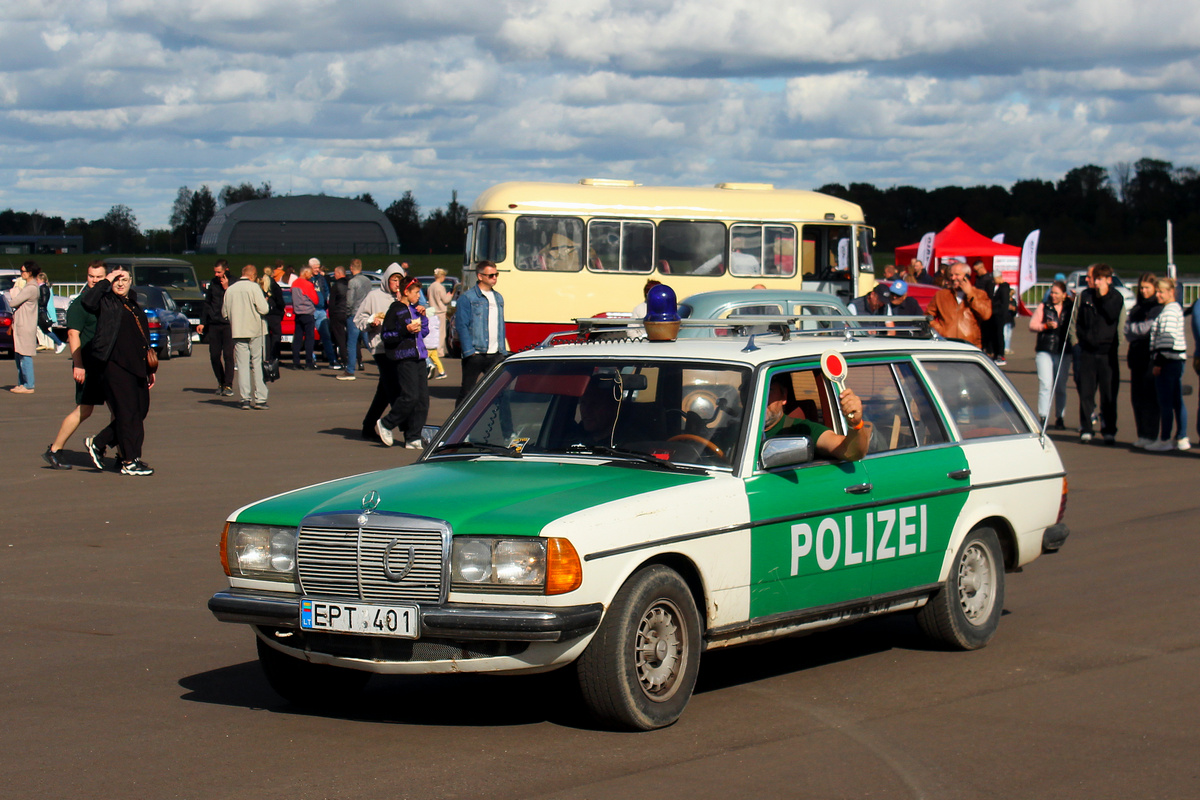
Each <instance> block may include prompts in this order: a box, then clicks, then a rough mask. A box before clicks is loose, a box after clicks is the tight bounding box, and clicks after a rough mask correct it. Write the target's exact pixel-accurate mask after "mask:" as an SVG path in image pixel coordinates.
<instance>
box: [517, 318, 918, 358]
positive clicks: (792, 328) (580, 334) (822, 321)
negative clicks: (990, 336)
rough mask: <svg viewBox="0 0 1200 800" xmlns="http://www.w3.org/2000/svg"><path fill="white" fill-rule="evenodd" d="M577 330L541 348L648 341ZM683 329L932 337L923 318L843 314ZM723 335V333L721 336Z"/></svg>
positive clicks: (638, 335)
mask: <svg viewBox="0 0 1200 800" xmlns="http://www.w3.org/2000/svg"><path fill="white" fill-rule="evenodd" d="M575 324H576V325H577V326H578V327H577V328H576V330H573V331H560V332H559V333H553V334H550V335H549V336H547V337H546V338H545V339H544V340H543V341H542V343H541V344H538V345H535V347H536V348H537V349H541V348H543V347H554V346H556V345H565V344H590V343H598V342H630V341H646V336H645V331H644V330H643V329H642V321H641V320H638V319H634V320H622V319H612V318H610V317H582V318H578V319H576V320H575ZM680 327H681V328H693V329H695V328H704V329H708V330H712V331H714V332H717V331H722V332H724V335H726V336H737V337H741V336H750V335H754V334H757V335H762V334H778V335H779V336H780V337H781V339H782V340H783V341H785V342H786V341H789V340H791V338H792V337H795V336H799V337H805V338H808V337H833V336H841V337H844V338H845V339H847V340H853V339H855V338H859V337H875V336H892V335H895V334H905V335H907V336H911V337H913V338H919V339H928V338H932V336H933V332H932V330H931V329H930V327H929V319H928V318H927V317H923V316H894V317H879V316H875V315H858V316H846V315H839V314H802V315H800V314H797V315H791V316H767V315H754V316H746V317H735V318H732V319H685V320H682V321H681V322H680ZM718 335H720V334H718Z"/></svg>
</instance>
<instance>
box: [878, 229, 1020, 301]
mask: <svg viewBox="0 0 1200 800" xmlns="http://www.w3.org/2000/svg"><path fill="white" fill-rule="evenodd" d="M918 247H920V243H919V242H918V243H917V244H906V245H904V246H903V247H897V248H896V266H897V267H903V266H905V265H907V264H910V263H912V260H913V259H915V258H916V257H917V248H918ZM955 256H961V257H962V258H965V259H966V260H967V261H968V262H970V263H972V264H973V263H975V262H976V261H983V263H984V264H986V265H987V267H988V269H989V270H991V269H992V268H993V266H994V259H995V257H996V256H1002V258H1001V259H1000V266H1001V269H1002V270H1003V272H1004V280H1006V281H1008V282H1009V283H1011V284H1012V285H1013V286H1016V285H1017V270H1018V269H1019V267H1020V265H1021V248H1019V247H1016V246H1015V245H1011V244H999V243H997V242H993V241H992V240H991V239H989V238H988V237H986V236H984V235H983V234H982V233H979V232H977V231H975V230H974V229H972V228H971V226H970V225H968V224H967V223H965V222H963V221H962V219H961V218H960V217H955V218H954V221H953V222H951V223H950V224H949V225H947V226H946V227H945V228H942V231H941V233H939V234H937V235H936V236H934V237H933V258H932V259H931V260H932V261H933V262H934V263H937V259H939V258H953V257H955ZM1004 256H1007V258H1004ZM1013 258H1015V259H1016V261H1013ZM925 266H926V268H929V267H930V265H929V264H926V265H925Z"/></svg>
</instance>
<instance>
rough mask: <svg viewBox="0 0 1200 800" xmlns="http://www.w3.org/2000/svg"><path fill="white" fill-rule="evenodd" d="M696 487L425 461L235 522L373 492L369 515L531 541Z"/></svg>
mask: <svg viewBox="0 0 1200 800" xmlns="http://www.w3.org/2000/svg"><path fill="white" fill-rule="evenodd" d="M701 480H710V478H709V477H708V476H706V475H702V474H682V473H674V472H665V471H658V470H655V469H653V468H650V469H645V468H640V467H630V466H607V465H597V464H594V463H592V464H583V463H579V464H574V463H557V462H545V461H530V460H527V459H521V460H518V459H503V460H493V459H477V460H469V461H439V462H427V463H422V464H413V465H411V466H407V467H400V468H398V469H391V470H386V471H383V472H372V473H368V474H366V475H358V476H355V477H353V478H342V479H340V480H336V481H332V482H330V483H322V484H317V485H315V486H308V487H306V488H303V489H297V490H296V491H293V492H288V493H287V494H282V495H279V496H277V497H272V498H268V499H266V500H262V501H260V502H258V503H254V504H252V505H249V506H246V507H245V508H243V509H242V510H241V511H239V512H238V513H237V517H236V521H237V522H243V523H252V524H261V525H280V526H287V527H294V526H298V525H299V524H300V521H301V520H302V519H303V518H304V517H305V516H307V515H309V514H321V513H334V512H342V513H359V512H360V511H361V509H362V503H363V496H364V495H365V494H367V493H368V492H371V491H375V492H378V493H379V506H378V508H376V509H375V511H376V513H385V512H390V513H397V514H414V515H417V516H422V517H433V518H436V519H443V520H445V521H446V522H448V523H450V526H451V528H452V530H453V531H454V532H455V533H456V534H464V533H471V534H493V535H502V536H537V535H538V534H539V533H540V532H541V530H542V528H543V527H545V526H546V525H547V524H548V523H550V522H552V521H554V520H556V519H558V518H559V517H563V516H566V515H567V514H572V513H574V512H576V511H580V510H582V509H585V508H590V507H592V506H596V505H600V504H602V503H607V502H609V501H611V500H618V499H620V498H623V497H630V496H632V495H638V494H644V493H646V492H654V491H659V490H661V489H668V488H671V487H674V486H681V485H683V484H687V483H693V482H695V481H701Z"/></svg>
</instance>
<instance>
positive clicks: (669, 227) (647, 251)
mask: <svg viewBox="0 0 1200 800" xmlns="http://www.w3.org/2000/svg"><path fill="white" fill-rule="evenodd" d="M467 219H468V226H467V240H466V249H465V253H464V260H463V277H464V281H465V285H466V286H474V285H475V274H474V272H475V264H476V263H477V262H479V261H481V260H484V259H486V260H489V261H494V262H496V264H497V266H498V267H499V269H500V273H501V275H500V280H499V281H498V283H497V286H496V288H497V290H499V292H500V293H501V294H502V295H503V296H504V305H505V321H506V327H507V335H508V344H509V347H510V348H511V349H513V350H519V349H521V348H523V347H526V346H528V345H530V344H533V343H536V342H540V341H542V340H543V339H544V338H545V337H546V336H548V335H550V334H551V333H554V332H557V331H562V330H567V329H570V328H572V327H573V325H572V323H571V321H572V320H574V319H576V318H579V317H592V316H595V315H597V314H600V313H607V312H614V311H616V312H629V311H631V310H632V309H633V308H634V307H635V306H637V305H638V303H640V302H641V301H642V299H643V294H642V289H643V287H644V286H645V284H646V281H647V279H650V278H653V279H655V280H658V281H662V282H663V283H666V284H668V285H669V286H671V288H672V289H674V290H675V293H676V295H677V296H678V297H679V298H681V299H682V298H684V297H687V296H689V295H692V294H695V293H697V292H706V291H713V290H717V289H749V288H752V287H753V286H755V285H757V284H763V285H765V286H769V287H771V288H775V289H810V290H818V291H826V292H830V293H834V294H838V295H840V296H841V297H842V298H843V299H844V300H850V299H852V298H853V297H856V296H858V295H859V294H862V293H865V292H866V291H869V290H870V288H871V287H872V286H874V285H875V276H874V266H873V264H872V259H871V244H872V238H873V233H874V231H873V230H872V229H871V228H870V227H868V226H867V225H866V222H865V221H864V219H863V212H862V208H860V207H859V206H857V205H855V204H854V203H849V202H846V201H844V200H839V199H838V198H836V197H831V196H829V195H824V194H820V193H818V192H809V191H798V190H788V189H776V188H775V187H774V186H772V185H771V184H765V183H721V184H717V185H716V186H715V187H713V188H683V187H669V186H640V185H638V184H635V183H634V182H633V181H625V180H607V179H594V178H586V179H584V180H581V181H580V182H579V183H577V184H565V183H516V182H513V183H501V184H497V185H496V186H493V187H492V188H490V189H488V190H487V191H485V192H484V193H483V194H481V195H480V196H479V198H478V199H477V200H476V201H475V203H474V205H473V206H472V207H471V209H470V211H469V214H468V218H467Z"/></svg>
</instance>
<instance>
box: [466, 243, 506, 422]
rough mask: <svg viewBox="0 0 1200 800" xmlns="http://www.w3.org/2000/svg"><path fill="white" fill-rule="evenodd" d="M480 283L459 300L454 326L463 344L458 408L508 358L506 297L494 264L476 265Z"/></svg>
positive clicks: (482, 263)
mask: <svg viewBox="0 0 1200 800" xmlns="http://www.w3.org/2000/svg"><path fill="white" fill-rule="evenodd" d="M475 277H476V284H475V286H473V287H471V288H470V289H468V290H467V291H465V292H463V293H462V295H461V296H460V297H459V298H458V308H457V310H456V311H455V314H454V327H455V331H456V332H457V333H458V341H459V342H460V343H461V344H462V388H460V389H459V392H458V399H457V400H456V401H455V406H456V407H457V406H459V405H462V402H463V400H465V399H466V398H467V395H468V394H469V393H470V392H471V389H473V388H474V387H475V384H476V383H477V382H478V381H479V379H480V378H482V377H483V376H484V375H486V374H487V373H488V372H489V371H490V370H491V369H492V367H494V366H496V365H497V364H499V363H500V362H501V361H503V360H504V357H505V356H506V355H508V351H507V350H506V349H505V346H504V297H503V296H502V295H501V294H500V293H499V292H497V291H496V282H497V280H498V279H499V277H500V271H499V270H498V269H497V268H496V264H495V262H493V261H480V262H479V263H477V264H476V265H475Z"/></svg>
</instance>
